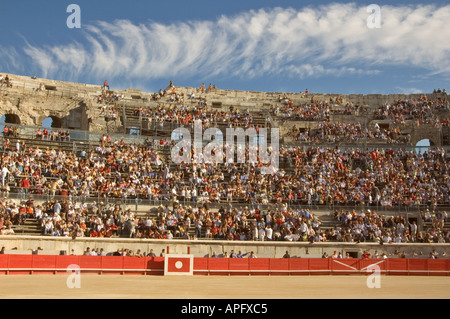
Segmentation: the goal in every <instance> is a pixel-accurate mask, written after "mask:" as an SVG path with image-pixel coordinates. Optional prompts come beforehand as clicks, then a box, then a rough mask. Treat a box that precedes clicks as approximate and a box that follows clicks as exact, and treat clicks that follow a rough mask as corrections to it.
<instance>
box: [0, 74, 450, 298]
mask: <svg viewBox="0 0 450 319" xmlns="http://www.w3.org/2000/svg"><path fill="white" fill-rule="evenodd" d="M2 75H3V83H2V87H1V90H0V115H2V123H0V124H1V125H2V128H4V130H3V136H2V148H1V152H2V168H6V169H7V170H8V173H5V175H2V194H1V196H2V198H3V200H2V202H1V205H2V207H1V209H2V212H1V213H2V221H1V222H2V226H3V228H2V235H0V246H1V247H4V253H5V255H9V256H12V255H18V256H23V255H31V256H35V255H38V256H55V258H56V256H62V255H64V256H69V255H71V256H72V255H74V256H85V255H87V254H89V253H90V252H95V254H96V255H97V256H98V255H99V254H103V255H106V256H109V255H113V254H114V253H117V254H120V255H121V256H125V257H126V256H130V257H129V258H134V257H140V258H149V255H148V254H149V252H150V251H151V250H153V251H154V252H155V254H156V255H157V257H159V256H160V253H161V252H162V251H164V252H165V253H166V254H175V255H176V254H179V255H185V254H189V255H191V256H194V257H195V258H199V259H202V260H204V259H209V258H210V257H213V255H217V256H218V257H222V258H221V260H224V259H225V258H224V257H233V256H230V255H231V254H233V253H235V254H238V253H243V254H246V255H245V256H248V255H249V254H250V252H253V253H254V254H255V255H256V256H257V257H258V259H266V260H272V259H282V258H283V257H286V256H285V254H286V253H287V252H288V253H289V255H290V259H291V260H293V259H298V260H313V259H324V257H330V258H329V259H330V260H331V259H334V258H336V259H337V258H341V257H342V258H343V259H342V260H344V259H345V258H353V259H354V260H362V259H365V258H366V259H367V258H370V259H372V258H379V259H380V260H381V259H383V258H385V259H388V260H389V259H392V260H401V259H404V260H408V261H410V260H412V261H415V260H425V259H426V260H429V259H438V260H439V261H441V262H443V261H445V262H446V264H445V265H444V266H443V269H444V270H442V273H443V274H444V275H446V276H447V277H446V278H445V280H443V281H442V280H441V281H439V279H440V278H439V277H438V281H437V282H435V283H434V284H435V287H438V286H439V285H440V284H441V285H442V284H443V286H442V287H440V288H436V289H437V291H436V293H435V294H430V295H426V296H433V297H439V296H441V297H444V298H448V297H449V289H448V280H447V278H448V275H449V269H450V268H449V262H448V260H447V256H448V254H449V253H450V244H449V238H450V234H449V230H450V228H449V223H450V217H449V216H447V212H448V211H449V208H450V192H449V188H450V179H449V170H450V162H449V161H450V157H449V153H448V150H449V147H450V125H449V119H450V108H449V107H450V102H449V100H448V95H447V93H446V92H445V91H444V92H442V91H441V90H437V91H435V92H428V93H424V94H414V95H401V94H393V95H381V94H373V95H358V94H354V95H342V94H331V93H315V92H303V91H302V92H295V93H289V92H271V93H270V92H247V91H232V90H223V89H220V88H214V87H208V86H205V87H201V86H200V85H198V87H178V86H176V85H173V84H172V83H170V84H169V83H165V84H164V85H162V89H161V90H160V91H159V92H150V93H149V92H142V91H141V90H137V89H127V90H116V89H114V87H113V85H111V86H112V87H110V88H109V87H105V86H103V85H92V84H82V83H69V82H62V81H55V80H51V79H41V78H32V77H30V76H22V75H15V74H8V79H7V81H6V80H5V76H6V73H2ZM175 84H176V83H175ZM195 118H197V119H201V120H202V121H203V123H204V124H205V123H206V127H212V126H214V127H217V128H219V129H223V131H225V129H226V128H227V127H235V128H236V127H243V128H249V127H255V128H258V129H260V128H265V127H268V128H277V129H279V145H280V150H279V170H278V172H277V173H274V174H273V175H274V176H275V177H274V176H272V177H266V176H262V175H260V174H259V173H258V167H255V166H253V165H249V164H247V163H243V164H233V165H228V166H227V165H224V164H221V165H213V166H211V165H201V164H196V165H188V164H186V163H182V164H181V165H180V164H177V163H173V162H172V161H171V147H172V146H173V143H172V141H171V138H172V137H173V132H174V130H175V129H176V128H177V127H180V126H183V127H186V128H187V129H188V130H190V131H191V132H193V127H192V121H193V120H194V119H195ZM44 123H51V124H48V125H47V126H45V125H44ZM269 132H270V131H269ZM267 139H268V140H270V136H268V137H267ZM422 140H428V141H429V143H430V147H429V149H427V152H426V153H425V154H424V151H423V150H422V152H417V150H418V148H417V147H416V145H417V143H418V142H419V141H422ZM146 152H149V154H150V155H147V156H146ZM37 154H39V155H37ZM62 154H64V155H62ZM138 155H139V156H140V157H142V158H144V160H145V164H143V162H142V161H140V158H139V160H136V159H137V158H138ZM110 164H113V165H112V166H111V167H114V169H111V167H110ZM192 166H194V168H192ZM197 169H198V170H197ZM280 172H281V173H280ZM2 174H3V171H2ZM75 176H76V177H75ZM194 189H195V190H196V193H195V195H194V193H193V190H194ZM311 189H313V191H311ZM191 191H192V193H191ZM197 192H198V193H197ZM55 203H59V208H56V204H55ZM36 209H38V210H39V213H38V214H37V213H36V211H35V210H36ZM55 216H56V217H55ZM80 216H81V219H80ZM198 221H201V222H200V223H199V222H198ZM47 224H49V225H50V224H51V226H48V228H46V227H47ZM224 225H226V227H225V228H224ZM302 225H305V226H304V227H306V228H305V229H303V228H302ZM368 225H370V226H368ZM374 225H376V227H375V226H374ZM268 226H269V227H268ZM267 228H270V230H268V229H267ZM269 233H270V235H269ZM99 249H101V251H100V250H99ZM138 255H139V256H138ZM368 256H370V257H368ZM229 259H232V258H229ZM330 263H331V262H330ZM411 263H413V262H411ZM208 265H209V264H208ZM230 265H231V262H230ZM408 265H409V264H408ZM205 267H206V266H205ZM352 267H353V266H352ZM352 267H350V266H348V267H347V268H345V267H344V270H349V269H350V268H352ZM354 267H356V266H354ZM0 268H1V272H2V273H14V269H13V268H12V267H11V266H10V265H4V264H3V263H2V265H0ZM9 268H11V269H9ZM208 269H209V268H208ZM230 269H231V268H230ZM230 269H228V273H226V274H227V275H230V274H231V275H232V274H233V271H232V270H230ZM246 269H247V270H248V268H246ZM352 269H356V268H352ZM16 270H17V269H16ZM41 270H42V269H41ZM238 270H240V271H238ZM344 270H342V269H341V271H343V272H344ZM21 271H23V272H24V273H25V274H29V273H30V271H31V272H33V270H32V267H31V268H30V269H25V270H24V269H22V270H21ZM234 271H235V272H236V274H242V273H244V274H245V275H248V274H249V273H248V272H246V271H243V270H242V269H239V268H237V270H236V269H235V270H234ZM304 271H305V273H308V274H312V273H313V271H312V270H311V269H309V270H308V271H307V270H304ZM386 271H388V270H386ZM18 272H19V273H20V270H19V271H18ZM37 272H38V270H37ZM54 272H57V271H56V270H54ZM255 273H257V272H255ZM428 273H432V271H431V270H429V271H428ZM208 274H213V272H212V271H211V272H209V273H208ZM290 274H291V275H292V274H294V272H291V273H290ZM22 275H23V273H22ZM47 275H48V274H46V275H43V276H44V277H45V276H47ZM272 275H274V274H272ZM327 275H328V273H327ZM401 275H408V273H403V272H402V273H401ZM6 277H7V278H8V279H5V280H4V279H2V283H4V284H5V285H6V286H5V287H10V288H9V289H10V291H13V290H14V289H13V288H12V287H13V286H14V285H15V283H17V281H16V280H21V279H14V278H13V277H15V276H6ZM20 277H21V276H20V274H18V275H17V277H16V278H20ZM31 277H35V276H31ZM36 277H39V276H36ZM100 277H102V276H100ZM150 277H153V276H150ZM228 277H229V276H227V277H226V278H225V279H229V280H231V279H230V278H228ZM250 277H251V276H250ZM312 277H314V276H312ZM336 277H338V278H339V277H340V276H336ZM394 277H395V276H394ZM4 278H5V277H4ZM27 278H29V277H24V279H23V280H25V281H24V282H26V281H28V280H30V279H27ZM45 278H46V279H45V281H46V282H47V283H48V285H49V287H57V284H54V286H52V285H53V282H54V281H55V280H58V279H54V277H45ZM246 278H247V277H246ZM268 278H269V277H268ZM277 278H278V277H277ZM308 278H309V277H308ZM343 278H344V279H342V280H343V281H341V282H340V283H339V285H341V284H342V282H344V281H346V282H348V283H349V285H351V284H352V283H350V281H352V282H353V281H354V280H358V279H354V278H353V277H352V279H348V277H345V276H344V277H343ZM345 278H347V279H345ZM194 279H195V278H194ZM33 280H40V279H33ZM98 280H103V279H98ZM123 280H135V279H134V278H130V279H123ZM152 280H153V282H156V281H157V280H160V279H152ZM202 280H203V279H202ZM220 280H224V279H223V278H221V279H220ZM242 280H243V279H242V278H241V279H240V281H241V282H242ZM245 280H247V279H245ZM248 280H250V279H248ZM267 280H269V279H267ZM277 280H279V281H280V280H281V281H283V285H285V287H287V288H286V289H285V291H286V294H288V293H289V294H290V296H291V297H292V293H293V291H294V290H295V287H291V288H289V280H288V279H284V278H283V279H280V278H278V279H277ZM304 280H310V279H304ZM389 280H392V281H393V280H394V279H389ZM408 280H410V283H411V285H412V286H411V287H409V288H407V289H405V290H403V292H404V291H414V290H415V289H416V288H413V287H420V286H421V285H422V284H421V283H419V284H417V285H418V286H414V285H415V284H416V283H414V282H413V281H412V279H411V278H410V279H408ZM427 280H430V282H431V280H434V278H433V279H427ZM188 281H189V283H188V285H189V286H192V285H195V283H194V281H193V280H191V279H188ZM387 282H388V280H387V279H386V281H385V282H384V283H387ZM41 284H42V285H44V286H45V285H46V284H43V283H41ZM253 284H255V281H253ZM304 284H305V285H308V284H307V283H306V282H304ZM358 284H360V283H358ZM162 285H166V286H167V285H169V286H171V287H172V285H175V283H174V282H172V281H170V279H167V281H165V282H164V283H162ZM198 285H200V286H202V285H208V284H207V283H205V282H202V283H198ZM220 285H225V286H226V285H227V283H225V282H221V283H220ZM248 285H252V284H251V283H249V284H248ZM314 285H315V284H314V283H311V286H314ZM328 285H331V284H330V282H329V281H328ZM339 285H338V286H336V287H334V286H333V287H334V288H331V291H333V292H334V293H336V292H337V291H339V287H340V286H339ZM395 285H396V284H392V289H393V290H392V291H394V292H393V293H392V294H393V295H396V296H398V295H399V292H397V291H395ZM174 287H175V286H173V287H172V291H173V289H175V288H174ZM255 287H256V288H255V289H257V286H255ZM405 287H406V286H405ZM97 288H98V287H97ZM97 288H95V289H97ZM110 288H111V287H109V288H108V289H110ZM52 289H53V288H52ZM55 289H56V290H57V288H55ZM289 289H293V290H289ZM408 289H409V290H408ZM411 289H412V290H411ZM430 289H431V288H430ZM44 290H45V289H44ZM431 290H432V289H431ZM19 291H20V289H19ZM329 291H330V290H329ZM354 292H356V295H353V296H352V297H356V298H358V297H361V294H360V293H359V292H358V290H354ZM11 293H12V295H10V296H9V297H11V296H12V297H14V296H16V297H17V298H20V297H21V296H23V294H22V295H21V293H22V292H20V293H19V292H17V294H14V292H11ZM45 293H46V292H44V294H45ZM48 293H49V294H50V292H48ZM98 293H99V295H100V294H101V292H98ZM130 293H131V294H132V292H130ZM146 293H148V294H149V293H150V292H148V291H147V292H142V294H143V295H145V296H149V295H146ZM277 293H278V296H283V295H282V292H280V291H278V290H277ZM125 294H126V293H125V292H124V295H125ZM209 294H210V295H209V296H212V298H214V297H215V296H217V297H223V295H219V294H217V295H215V294H214V292H213V291H210V292H209ZM249 294H251V292H249ZM166 295H167V296H169V293H167V294H163V295H159V296H160V297H161V296H162V298H165V297H167V296H166ZM3 296H4V297H7V295H3ZM80 296H81V295H77V293H76V292H73V294H72V295H70V297H75V298H77V297H80ZM103 296H104V295H103ZM133 296H136V295H133ZM178 296H184V295H183V294H182V293H181V294H178ZM189 296H191V297H192V296H194V297H197V296H198V297H200V298H205V295H202V294H200V293H199V294H198V295H195V294H194V295H192V294H190V295H189ZM235 296H236V295H235ZM243 296H244V295H239V296H237V297H238V298H240V297H243ZM245 296H248V294H246V295H245ZM324 296H325V295H324V294H323V293H322V292H320V293H318V295H317V296H312V297H313V298H315V297H324ZM363 296H364V295H363ZM386 296H387V295H386V294H384V295H381V294H380V295H377V296H374V295H373V296H371V297H375V298H378V297H379V298H384V297H386ZM266 297H268V298H272V297H274V296H273V295H270V294H268V295H267V296H266ZM293 298H296V297H293Z"/></svg>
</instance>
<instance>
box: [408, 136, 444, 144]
mask: <svg viewBox="0 0 450 319" xmlns="http://www.w3.org/2000/svg"><path fill="white" fill-rule="evenodd" d="M423 140H429V141H430V146H440V145H441V143H440V139H439V138H438V139H436V136H429V135H422V136H415V137H414V138H412V139H411V144H412V146H416V145H417V143H419V142H421V141H423Z"/></svg>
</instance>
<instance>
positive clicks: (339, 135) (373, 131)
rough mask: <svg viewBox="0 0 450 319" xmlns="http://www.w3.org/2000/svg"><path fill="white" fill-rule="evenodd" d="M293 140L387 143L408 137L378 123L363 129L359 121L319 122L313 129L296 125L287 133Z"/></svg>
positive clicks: (400, 140)
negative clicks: (381, 126) (382, 127)
mask: <svg viewBox="0 0 450 319" xmlns="http://www.w3.org/2000/svg"><path fill="white" fill-rule="evenodd" d="M287 136H288V137H291V138H292V139H293V141H295V142H308V143H340V142H346V143H357V142H361V141H366V142H383V143H388V144H396V143H405V142H408V141H409V139H410V137H408V135H403V134H402V132H401V130H399V129H398V128H395V127H393V128H388V129H381V128H380V126H379V125H378V123H376V124H375V125H374V127H372V128H366V129H363V128H362V125H361V123H341V122H328V121H324V122H319V123H318V127H317V128H315V129H310V128H306V129H302V130H300V129H299V128H298V127H297V125H293V126H292V129H291V130H290V131H289V132H288V133H287Z"/></svg>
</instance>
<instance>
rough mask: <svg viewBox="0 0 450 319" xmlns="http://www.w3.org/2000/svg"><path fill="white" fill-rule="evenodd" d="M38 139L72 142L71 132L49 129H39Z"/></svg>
mask: <svg viewBox="0 0 450 319" xmlns="http://www.w3.org/2000/svg"><path fill="white" fill-rule="evenodd" d="M36 139H38V140H43V141H61V142H70V132H69V130H65V131H64V130H61V129H58V130H53V129H50V131H49V130H48V129H47V128H39V129H38V130H37V132H36Z"/></svg>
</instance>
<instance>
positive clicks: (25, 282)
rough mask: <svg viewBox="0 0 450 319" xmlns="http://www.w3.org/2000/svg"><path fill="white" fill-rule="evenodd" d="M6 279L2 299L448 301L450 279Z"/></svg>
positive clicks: (1, 283) (0, 288)
mask: <svg viewBox="0 0 450 319" xmlns="http://www.w3.org/2000/svg"><path fill="white" fill-rule="evenodd" d="M68 278H69V275H68V274H67V275H65V274H61V275H2V276H0V298H2V299H36V298H39V299H40V298H45V299H56V298H58V299H78V298H83V299H86V298H89V299H128V298H133V299H252V298H253V299H254V298H261V299H342V298H351V299H398V298H401V299H412V298H414V299H448V298H450V277H426V276H423V277H419V276H417V277H412V276H411V277H407V276H381V277H380V288H368V286H367V279H368V277H366V276H290V277H289V276H242V277H241V276H223V277H222V276H209V277H208V276H194V277H184V276H183V277H180V276H170V277H163V276H139V275H135V276H134V275H125V276H116V275H102V276H101V275H83V274H81V275H80V277H79V279H80V281H79V283H80V288H69V287H68V285H67V280H68Z"/></svg>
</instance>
